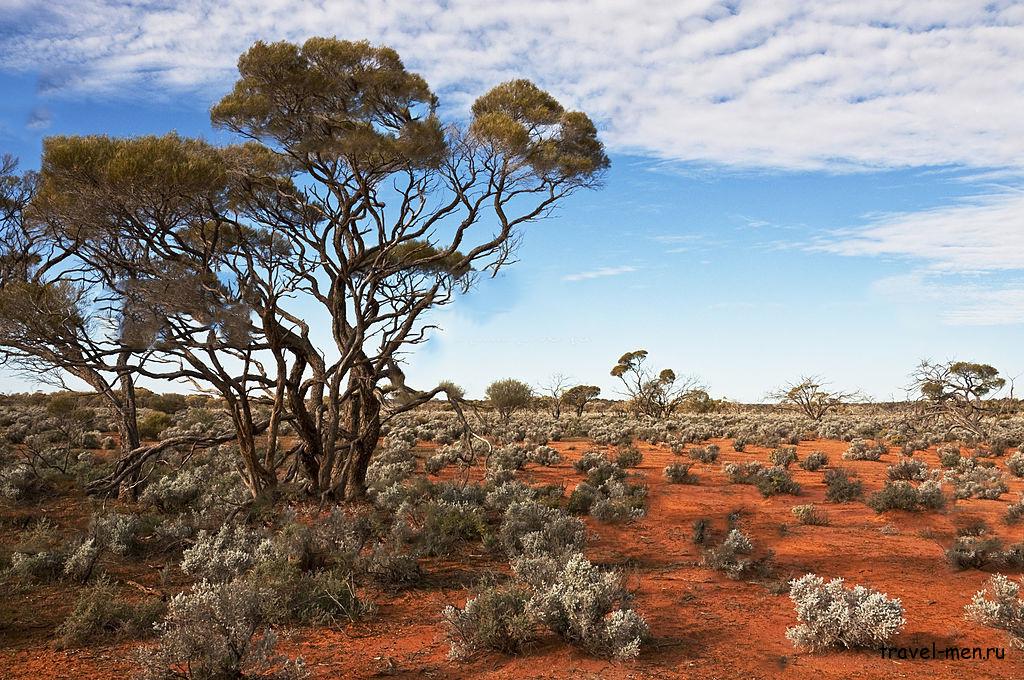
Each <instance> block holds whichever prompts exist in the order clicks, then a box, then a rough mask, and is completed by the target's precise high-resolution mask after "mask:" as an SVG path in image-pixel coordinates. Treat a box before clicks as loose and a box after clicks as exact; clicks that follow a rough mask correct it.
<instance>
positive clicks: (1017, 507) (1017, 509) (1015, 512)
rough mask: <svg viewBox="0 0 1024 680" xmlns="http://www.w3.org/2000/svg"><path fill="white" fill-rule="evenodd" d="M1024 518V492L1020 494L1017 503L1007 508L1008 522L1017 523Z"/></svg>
mask: <svg viewBox="0 0 1024 680" xmlns="http://www.w3.org/2000/svg"><path fill="white" fill-rule="evenodd" d="M1022 519H1024V493H1022V494H1021V495H1020V498H1018V499H1017V501H1016V502H1015V503H1011V504H1010V505H1009V507H1007V508H1006V523H1007V524H1016V523H1017V522H1019V521H1021V520H1022Z"/></svg>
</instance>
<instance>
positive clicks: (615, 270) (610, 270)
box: [562, 266, 636, 281]
mask: <svg viewBox="0 0 1024 680" xmlns="http://www.w3.org/2000/svg"><path fill="white" fill-rule="evenodd" d="M635 271H636V267H628V266H623V267H601V268H600V269H595V270H593V271H589V272H579V273H577V274H566V275H565V276H563V277H562V280H563V281H588V280H590V279H600V278H604V277H606V276H619V275H620V274H628V273H630V272H635Z"/></svg>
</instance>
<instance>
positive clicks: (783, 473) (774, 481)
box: [754, 465, 800, 498]
mask: <svg viewBox="0 0 1024 680" xmlns="http://www.w3.org/2000/svg"><path fill="white" fill-rule="evenodd" d="M754 486H756V487H757V490H758V491H760V492H761V495H762V496H764V497H765V498H769V497H771V496H776V495H778V494H790V495H793V496H796V495H799V493H800V485H799V484H797V483H796V482H795V481H793V476H792V475H791V474H789V470H787V469H786V468H784V467H782V466H779V465H774V466H772V467H770V468H765V469H764V470H761V471H760V472H759V473H758V474H757V476H756V477H755V478H754Z"/></svg>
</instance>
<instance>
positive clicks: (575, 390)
mask: <svg viewBox="0 0 1024 680" xmlns="http://www.w3.org/2000/svg"><path fill="white" fill-rule="evenodd" d="M600 394H601V388H600V387H597V386H596V385H576V386H574V387H570V388H569V389H568V390H566V391H565V393H564V394H563V395H562V402H563V403H564V404H565V405H566V406H569V407H571V408H572V409H573V410H574V411H575V412H576V417H577V418H580V417H582V416H583V411H584V409H586V408H587V404H589V403H590V402H592V401H593V400H595V399H597V397H598V396H599V395H600Z"/></svg>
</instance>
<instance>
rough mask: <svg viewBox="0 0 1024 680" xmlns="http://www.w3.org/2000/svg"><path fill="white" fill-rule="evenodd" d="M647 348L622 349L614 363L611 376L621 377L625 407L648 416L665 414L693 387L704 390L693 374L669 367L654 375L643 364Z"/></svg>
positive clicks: (680, 403) (693, 391)
mask: <svg viewBox="0 0 1024 680" xmlns="http://www.w3.org/2000/svg"><path fill="white" fill-rule="evenodd" d="M645 361H647V350H645V349H638V350H635V351H632V352H626V353H625V354H623V355H622V356H621V357H619V361H618V363H617V364H615V366H613V367H612V370H611V374H612V376H614V377H616V378H618V379H619V380H621V381H622V384H623V385H624V386H625V391H626V395H627V396H628V397H629V400H630V403H629V407H630V408H631V409H632V410H633V412H634V413H637V414H640V415H646V416H650V417H652V418H659V419H660V418H665V417H667V416H670V415H672V414H673V413H675V411H676V410H677V409H678V408H679V407H680V406H681V405H682V404H683V403H684V402H685V401H686V400H687V399H689V398H691V397H692V395H693V394H694V393H695V392H697V391H706V390H704V388H703V387H702V386H701V384H700V381H699V380H698V379H697V378H695V377H693V376H677V375H676V373H675V371H673V370H672V369H671V368H665V369H662V370H661V371H659V372H658V373H657V375H655V374H654V373H653V372H652V371H651V370H650V369H648V368H647V367H646V366H644V362H645Z"/></svg>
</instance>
